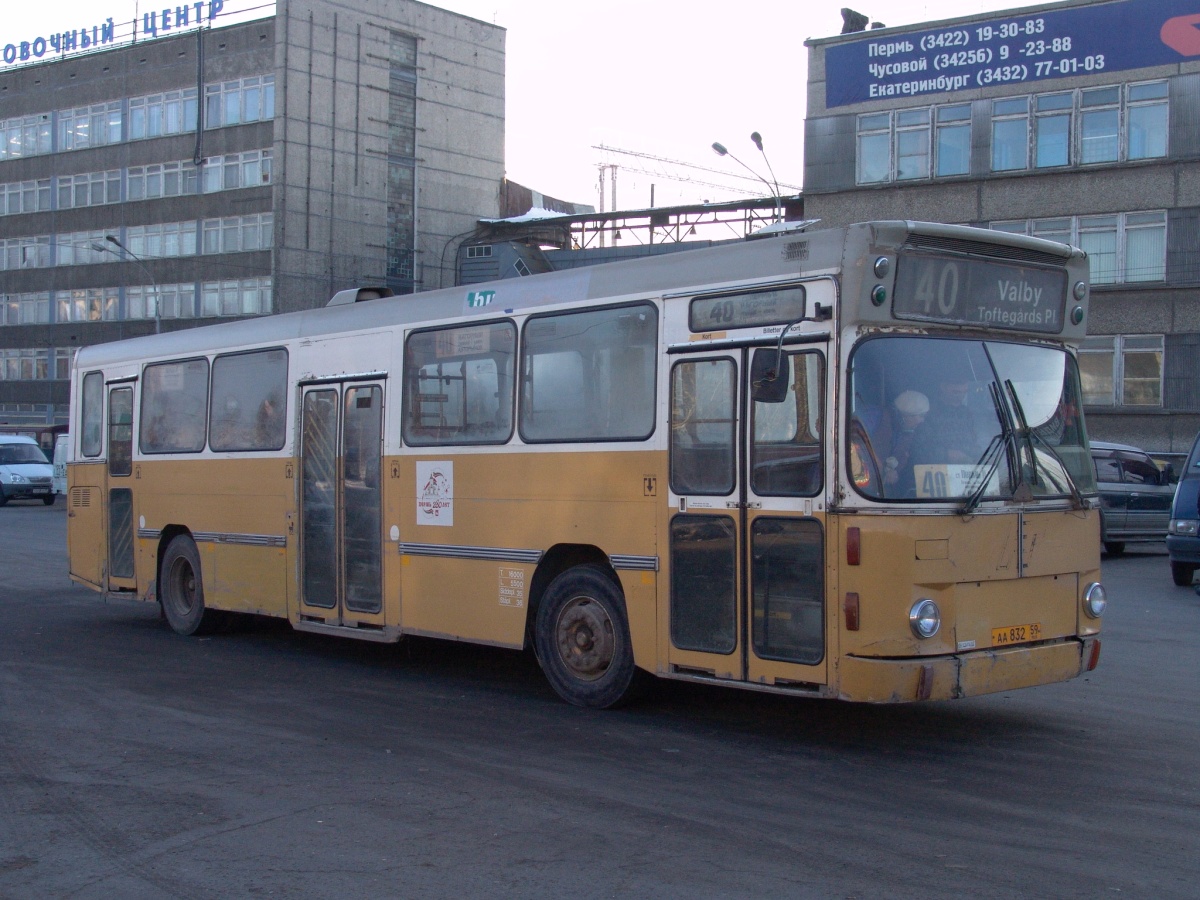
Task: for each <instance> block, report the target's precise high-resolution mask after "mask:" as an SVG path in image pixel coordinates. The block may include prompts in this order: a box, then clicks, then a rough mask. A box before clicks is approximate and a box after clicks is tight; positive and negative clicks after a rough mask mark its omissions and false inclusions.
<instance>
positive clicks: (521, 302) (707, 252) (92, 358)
mask: <svg viewBox="0 0 1200 900" xmlns="http://www.w3.org/2000/svg"><path fill="white" fill-rule="evenodd" d="M856 231H858V232H860V234H858V235H856V236H855V239H851V238H850V235H851V233H852V232H856ZM914 231H916V232H920V233H922V234H930V235H936V236H938V237H942V238H947V239H960V240H972V239H973V240H975V241H979V240H980V238H981V236H982V235H983V234H986V238H987V241H988V242H989V243H995V244H999V245H1001V246H1008V247H1014V248H1020V249H1023V250H1033V251H1037V252H1042V253H1047V254H1050V255H1053V256H1056V257H1059V258H1061V259H1063V261H1064V262H1065V261H1066V260H1067V259H1069V258H1071V257H1072V256H1082V251H1079V250H1077V249H1075V248H1071V247H1067V246H1066V245H1064V244H1058V243H1055V242H1053V241H1046V240H1042V239H1039V238H1030V237H1025V236H1022V235H1014V234H1009V233H1006V232H998V231H984V230H983V229H978V228H971V227H968V226H962V225H943V224H935V223H927V222H909V221H889V222H873V223H861V224H857V225H851V226H848V227H846V228H834V229H825V230H820V231H811V232H809V231H805V232H800V233H792V234H785V235H781V236H776V237H771V238H764V239H760V240H753V239H751V240H747V241H745V242H741V243H737V244H727V245H723V246H719V247H706V248H702V249H697V250H691V251H686V252H680V253H672V254H665V255H662V256H652V257H647V258H641V259H634V260H623V261H619V262H612V263H605V264H602V265H596V266H585V267H580V268H577V269H568V270H564V271H559V272H548V273H545V274H541V275H530V276H527V277H524V278H509V279H503V280H499V281H491V282H486V283H481V284H471V285H464V286H461V287H451V288H442V289H440V290H435V291H428V292H423V293H417V294H404V295H399V296H392V297H381V298H378V299H373V300H367V301H362V302H359V303H352V304H340V305H334V306H326V307H321V308H318V309H311V310H302V311H300V312H293V313H281V314H277V315H268V316H260V317H255V318H253V319H244V320H239V321H235V322H221V323H217V324H212V325H206V326H201V327H197V328H188V329H184V330H181V331H174V332H169V333H167V334H156V335H148V336H145V337H138V338H130V339H127V340H122V341H113V342H110V343H105V344H94V345H91V346H88V347H83V348H81V349H80V350H79V352H78V353H77V354H76V358H75V366H76V368H94V367H97V366H104V365H110V364H113V363H121V362H127V361H130V360H139V359H143V358H164V357H181V356H188V355H192V354H203V353H208V352H213V351H217V350H224V349H228V348H230V347H242V346H246V347H251V346H266V345H270V344H274V343H282V342H286V341H291V340H302V339H305V338H319V337H328V336H333V335H337V334H344V333H348V332H355V331H363V330H375V329H383V328H388V327H396V326H405V325H411V324H415V323H425V322H430V323H432V322H438V321H446V320H455V319H471V318H484V319H487V318H495V317H497V316H503V315H510V314H513V313H518V312H529V311H532V310H535V309H537V308H539V307H543V306H549V305H553V304H560V303H569V302H572V301H583V300H597V299H610V298H611V299H615V298H621V297H625V298H629V299H632V298H635V297H638V296H642V297H654V296H662V295H664V294H674V293H687V292H688V291H689V290H696V289H699V288H703V289H705V290H712V289H714V288H716V289H719V288H720V287H722V286H734V285H747V284H754V283H756V282H760V283H771V282H774V281H779V280H780V279H783V278H788V277H798V276H801V275H803V276H809V275H817V274H821V273H828V272H831V271H837V270H838V268H839V267H840V266H841V265H842V262H843V253H844V250H845V248H846V247H847V246H849V245H851V244H852V243H853V244H865V243H876V242H879V241H882V242H885V243H886V242H895V243H900V242H902V241H903V240H904V238H905V237H906V236H907V235H909V234H911V233H913V232H914ZM981 232H982V234H981Z"/></svg>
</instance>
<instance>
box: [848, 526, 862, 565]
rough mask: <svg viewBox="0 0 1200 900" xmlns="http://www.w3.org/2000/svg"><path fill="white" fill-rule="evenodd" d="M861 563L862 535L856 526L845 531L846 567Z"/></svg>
mask: <svg viewBox="0 0 1200 900" xmlns="http://www.w3.org/2000/svg"><path fill="white" fill-rule="evenodd" d="M861 561H862V533H861V532H860V531H859V530H858V526H857V525H852V526H850V527H849V528H847V529H846V565H848V566H857V565H858V564H859V563H860V562H861Z"/></svg>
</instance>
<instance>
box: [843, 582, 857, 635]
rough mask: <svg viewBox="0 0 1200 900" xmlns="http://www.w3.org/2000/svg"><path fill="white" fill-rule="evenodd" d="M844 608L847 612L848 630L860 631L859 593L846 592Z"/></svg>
mask: <svg viewBox="0 0 1200 900" xmlns="http://www.w3.org/2000/svg"><path fill="white" fill-rule="evenodd" d="M842 610H843V611H844V612H845V614H846V630H847V631H858V594H857V593H855V592H854V591H847V592H846V599H845V600H844V601H842Z"/></svg>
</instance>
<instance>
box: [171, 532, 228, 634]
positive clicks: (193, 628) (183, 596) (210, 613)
mask: <svg viewBox="0 0 1200 900" xmlns="http://www.w3.org/2000/svg"><path fill="white" fill-rule="evenodd" d="M159 578H160V582H161V593H160V596H161V598H162V610H163V615H164V616H166V618H167V624H168V625H170V626H171V630H172V631H174V632H175V633H176V634H184V635H188V634H201V633H203V632H205V631H210V630H212V628H213V627H215V625H216V624H217V621H216V620H217V617H218V615H219V613H217V612H216V611H215V610H211V609H208V610H206V609H205V608H204V580H203V579H202V578H201V576H200V552H199V551H198V550H197V549H196V544H195V542H194V541H193V540H192V539H191V538H190V537H188V536H187V535H186V534H180V535H177V536H176V537H175V538H173V539H172V540H171V543H169V544H168V545H167V552H166V553H164V554H163V560H162V571H161V573H160V575H159Z"/></svg>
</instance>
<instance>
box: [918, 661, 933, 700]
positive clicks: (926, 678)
mask: <svg viewBox="0 0 1200 900" xmlns="http://www.w3.org/2000/svg"><path fill="white" fill-rule="evenodd" d="M932 693H933V666H921V677H920V678H918V679H917V699H918V700H928V699H929V696H930V694H932Z"/></svg>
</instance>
